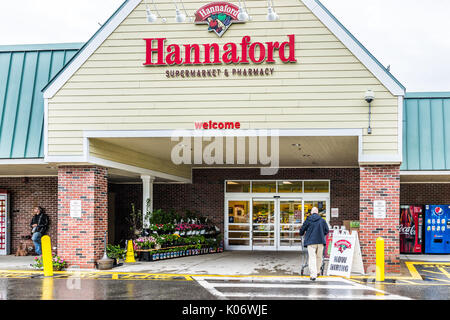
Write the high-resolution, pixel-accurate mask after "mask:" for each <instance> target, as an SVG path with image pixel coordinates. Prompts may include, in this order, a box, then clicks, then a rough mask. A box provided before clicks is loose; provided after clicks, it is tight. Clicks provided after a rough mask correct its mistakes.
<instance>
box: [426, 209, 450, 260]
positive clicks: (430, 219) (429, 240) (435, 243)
mask: <svg viewBox="0 0 450 320" xmlns="http://www.w3.org/2000/svg"><path fill="white" fill-rule="evenodd" d="M425 253H450V206H449V205H445V206H443V205H441V206H432V205H427V206H425Z"/></svg>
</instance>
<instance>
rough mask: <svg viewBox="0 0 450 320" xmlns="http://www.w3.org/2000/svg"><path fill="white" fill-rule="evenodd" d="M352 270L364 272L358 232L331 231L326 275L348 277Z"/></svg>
mask: <svg viewBox="0 0 450 320" xmlns="http://www.w3.org/2000/svg"><path fill="white" fill-rule="evenodd" d="M352 272H356V273H362V274H364V266H363V262H362V255H361V248H360V246H359V239H358V233H357V232H356V231H354V232H353V233H352V234H349V233H348V231H346V230H341V231H338V232H333V241H332V242H331V253H330V260H329V262H328V270H327V275H329V276H331V275H334V276H342V277H347V278H350V275H351V274H352Z"/></svg>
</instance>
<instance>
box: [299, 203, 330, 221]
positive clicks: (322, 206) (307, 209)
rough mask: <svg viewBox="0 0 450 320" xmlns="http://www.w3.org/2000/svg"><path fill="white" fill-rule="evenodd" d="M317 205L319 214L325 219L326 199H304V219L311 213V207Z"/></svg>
mask: <svg viewBox="0 0 450 320" xmlns="http://www.w3.org/2000/svg"><path fill="white" fill-rule="evenodd" d="M313 207H317V208H318V209H319V215H320V216H321V217H322V218H324V219H325V220H327V202H326V201H320V200H319V201H305V218H304V219H305V220H306V219H307V218H308V217H309V216H310V215H311V209H312V208H313Z"/></svg>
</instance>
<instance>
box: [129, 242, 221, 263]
mask: <svg viewBox="0 0 450 320" xmlns="http://www.w3.org/2000/svg"><path fill="white" fill-rule="evenodd" d="M220 252H223V247H222V246H220V247H210V246H207V245H193V246H192V247H190V246H174V247H167V248H163V249H138V250H136V253H137V254H138V257H139V261H158V260H166V259H173V258H181V257H188V256H197V255H204V254H211V253H220Z"/></svg>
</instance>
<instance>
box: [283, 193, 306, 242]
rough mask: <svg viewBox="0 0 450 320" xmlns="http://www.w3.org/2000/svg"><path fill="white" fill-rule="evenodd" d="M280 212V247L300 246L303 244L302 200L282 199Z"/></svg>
mask: <svg viewBox="0 0 450 320" xmlns="http://www.w3.org/2000/svg"><path fill="white" fill-rule="evenodd" d="M279 212H280V214H279V219H280V220H279V221H280V235H279V239H280V241H279V247H280V249H287V248H288V247H299V246H300V245H301V242H300V228H301V226H302V200H280V204H279ZM283 247H284V248H283Z"/></svg>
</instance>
